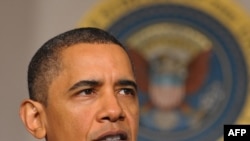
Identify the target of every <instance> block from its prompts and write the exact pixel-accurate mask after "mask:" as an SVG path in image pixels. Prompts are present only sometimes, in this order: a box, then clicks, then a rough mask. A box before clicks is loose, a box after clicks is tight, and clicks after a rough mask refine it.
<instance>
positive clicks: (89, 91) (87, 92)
mask: <svg viewBox="0 0 250 141" xmlns="http://www.w3.org/2000/svg"><path fill="white" fill-rule="evenodd" d="M94 93H95V90H94V89H93V88H89V89H83V90H81V91H79V92H77V94H78V95H93V94H94Z"/></svg>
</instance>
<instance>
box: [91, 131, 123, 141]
mask: <svg viewBox="0 0 250 141" xmlns="http://www.w3.org/2000/svg"><path fill="white" fill-rule="evenodd" d="M127 140H128V135H127V133H125V132H108V133H105V134H103V135H101V136H100V137H98V138H97V139H96V140H94V141H127Z"/></svg>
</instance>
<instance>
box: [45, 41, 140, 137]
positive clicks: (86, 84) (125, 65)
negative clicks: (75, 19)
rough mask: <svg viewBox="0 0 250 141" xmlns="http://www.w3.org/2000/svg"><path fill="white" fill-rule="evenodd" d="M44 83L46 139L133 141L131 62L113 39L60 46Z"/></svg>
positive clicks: (135, 124) (135, 109) (134, 99)
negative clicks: (57, 66) (56, 68)
mask: <svg viewBox="0 0 250 141" xmlns="http://www.w3.org/2000/svg"><path fill="white" fill-rule="evenodd" d="M61 55H62V56H61V59H62V70H61V71H60V73H59V76H58V77H56V78H55V79H54V80H53V81H52V84H51V85H50V87H49V93H48V106H47V107H46V108H45V116H46V117H45V119H46V121H45V127H46V133H47V140H48V141H104V140H112V141H115V139H116V140H129V141H135V140H136V136H137V129H138V115H139V111H138V99H137V92H136V86H135V85H136V84H135V78H134V75H133V71H132V67H131V63H130V61H129V58H128V56H127V54H126V53H125V51H124V50H123V49H122V48H121V47H119V46H118V45H114V44H83V43H82V44H77V45H73V46H72V47H69V48H66V49H64V50H63V51H62V54H61Z"/></svg>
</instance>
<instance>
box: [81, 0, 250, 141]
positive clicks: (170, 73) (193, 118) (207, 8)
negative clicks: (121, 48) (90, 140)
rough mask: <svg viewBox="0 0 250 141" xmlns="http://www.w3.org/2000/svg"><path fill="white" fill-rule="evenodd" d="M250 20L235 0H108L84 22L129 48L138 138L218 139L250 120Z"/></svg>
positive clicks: (153, 140) (145, 140) (142, 140)
mask: <svg viewBox="0 0 250 141" xmlns="http://www.w3.org/2000/svg"><path fill="white" fill-rule="evenodd" d="M249 24H250V20H249V17H248V16H247V15H246V14H245V13H244V12H243V11H242V9H241V8H240V7H239V6H236V4H235V3H233V2H232V1H230V0H221V1H218V0H202V1H186V0H119V1H117V0H107V1H105V2H103V3H100V4H99V5H98V6H97V7H96V8H94V9H93V11H90V13H89V14H88V15H86V16H85V17H84V18H83V20H82V21H81V22H80V26H95V27H99V28H103V29H106V30H108V31H109V32H110V33H112V34H113V35H114V36H116V37H117V38H118V39H119V40H120V41H121V42H122V43H124V44H125V45H126V46H128V47H129V52H130V54H131V58H132V60H133V62H134V64H135V73H136V77H137V80H138V84H139V101H140V129H139V135H138V140H139V141H164V140H171V141H200V140H202V141H211V140H220V139H221V137H222V135H223V125H225V124H250V112H249V111H250V109H249V108H250V93H249V67H250V58H249V57H250V56H249V55H248V54H249V53H250V49H249V46H250V27H249Z"/></svg>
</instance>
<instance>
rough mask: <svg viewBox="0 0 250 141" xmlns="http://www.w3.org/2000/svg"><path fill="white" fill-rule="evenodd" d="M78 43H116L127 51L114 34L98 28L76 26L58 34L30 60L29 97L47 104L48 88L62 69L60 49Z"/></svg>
mask: <svg viewBox="0 0 250 141" xmlns="http://www.w3.org/2000/svg"><path fill="white" fill-rule="evenodd" d="M78 43H96V44H109V43H110V44H117V45H119V46H120V47H122V48H123V49H124V50H125V51H126V52H127V50H126V49H125V47H124V46H123V45H122V44H121V43H120V42H119V41H118V40H117V39H116V38H115V37H114V36H112V35H111V34H109V33H107V32H106V31H104V30H101V29H98V28H93V27H85V28H77V29H73V30H70V31H67V32H64V33H62V34H59V35H57V36H55V37H54V38H52V39H50V40H48V41H47V42H46V43H45V44H44V45H42V46H41V47H40V48H39V49H38V51H37V52H36V53H35V55H34V56H33V57H32V59H31V61H30V64H29V67H28V90H29V97H30V99H32V100H34V101H38V102H40V103H42V104H44V105H47V99H48V88H49V86H50V84H51V82H52V80H53V79H54V78H55V77H56V76H57V75H58V74H59V72H60V70H61V69H62V67H61V61H60V60H61V59H60V53H61V51H62V50H63V49H65V48H67V47H70V46H72V45H75V44H78Z"/></svg>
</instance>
